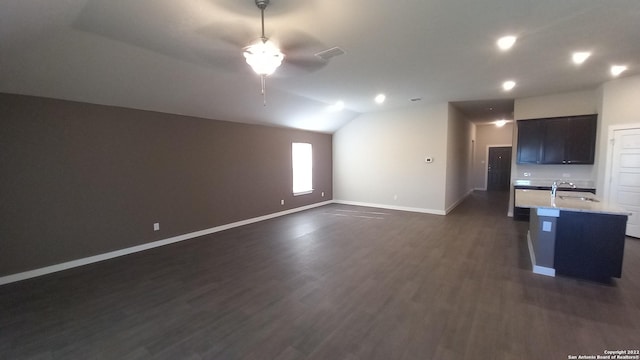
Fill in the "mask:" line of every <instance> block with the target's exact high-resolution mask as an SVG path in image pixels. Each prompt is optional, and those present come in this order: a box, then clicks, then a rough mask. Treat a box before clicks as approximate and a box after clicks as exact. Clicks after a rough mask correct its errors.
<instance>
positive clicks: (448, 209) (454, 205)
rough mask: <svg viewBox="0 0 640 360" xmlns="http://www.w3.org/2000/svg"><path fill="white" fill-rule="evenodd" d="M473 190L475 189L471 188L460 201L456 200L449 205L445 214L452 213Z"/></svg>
mask: <svg viewBox="0 0 640 360" xmlns="http://www.w3.org/2000/svg"><path fill="white" fill-rule="evenodd" d="M472 192H473V189H471V190H469V191H468V192H467V193H466V194H465V195H464V196H463V197H461V198H460V199H459V200H458V201H456V202H455V203H453V205H451V206H449V207H448V208H447V209H446V210H445V214H448V213H450V212H451V211H453V209H455V208H456V206H458V205H460V204H461V203H462V202H463V201H464V200H465V199H466V198H467V197H469V195H471V193H472Z"/></svg>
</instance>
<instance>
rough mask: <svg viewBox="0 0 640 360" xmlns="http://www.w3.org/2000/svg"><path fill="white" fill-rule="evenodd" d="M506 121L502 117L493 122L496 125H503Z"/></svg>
mask: <svg viewBox="0 0 640 360" xmlns="http://www.w3.org/2000/svg"><path fill="white" fill-rule="evenodd" d="M506 123H507V120H504V119H502V120H498V121H496V122H495V124H496V126H497V127H503V126H504V124H506Z"/></svg>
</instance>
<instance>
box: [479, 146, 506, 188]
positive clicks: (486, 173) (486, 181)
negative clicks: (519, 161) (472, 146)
mask: <svg viewBox="0 0 640 360" xmlns="http://www.w3.org/2000/svg"><path fill="white" fill-rule="evenodd" d="M492 147H510V148H511V155H512V156H513V144H509V145H487V152H486V154H485V159H484V189H485V190H486V189H487V188H489V149H490V148H492ZM511 163H513V159H511ZM511 167H512V166H511V164H509V168H511ZM509 186H511V179H509Z"/></svg>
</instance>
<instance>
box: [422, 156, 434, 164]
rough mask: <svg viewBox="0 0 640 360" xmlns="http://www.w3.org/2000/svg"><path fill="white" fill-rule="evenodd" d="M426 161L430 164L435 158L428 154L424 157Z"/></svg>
mask: <svg viewBox="0 0 640 360" xmlns="http://www.w3.org/2000/svg"><path fill="white" fill-rule="evenodd" d="M424 162H426V163H427V164H430V163H432V162H433V158H432V157H431V156H427V157H426V158H424Z"/></svg>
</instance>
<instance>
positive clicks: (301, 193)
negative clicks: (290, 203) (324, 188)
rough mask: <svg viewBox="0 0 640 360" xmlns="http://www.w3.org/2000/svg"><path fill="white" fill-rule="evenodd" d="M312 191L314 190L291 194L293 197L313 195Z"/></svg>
mask: <svg viewBox="0 0 640 360" xmlns="http://www.w3.org/2000/svg"><path fill="white" fill-rule="evenodd" d="M313 190H314V189H311V190H304V191H298V192H294V193H293V196H300V195H308V194H313Z"/></svg>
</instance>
